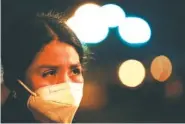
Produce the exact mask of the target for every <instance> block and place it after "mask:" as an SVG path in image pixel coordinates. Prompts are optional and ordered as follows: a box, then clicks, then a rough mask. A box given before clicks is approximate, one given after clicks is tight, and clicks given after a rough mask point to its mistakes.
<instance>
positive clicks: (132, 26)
mask: <svg viewBox="0 0 185 124" xmlns="http://www.w3.org/2000/svg"><path fill="white" fill-rule="evenodd" d="M118 32H119V34H120V37H121V38H122V39H123V40H124V41H125V42H127V43H130V44H141V43H146V42H148V41H149V40H150V37H151V29H150V26H149V24H148V23H147V22H146V21H145V20H144V19H142V18H139V17H127V18H125V21H124V22H123V23H122V24H120V25H119V27H118Z"/></svg>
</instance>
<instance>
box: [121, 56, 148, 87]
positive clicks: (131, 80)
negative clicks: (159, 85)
mask: <svg viewBox="0 0 185 124" xmlns="http://www.w3.org/2000/svg"><path fill="white" fill-rule="evenodd" d="M118 75H119V79H120V80H121V82H122V83H123V84H124V85H125V86H128V87H136V86H138V85H140V84H141V83H142V82H143V80H144V78H145V67H144V66H143V64H142V63H141V62H139V61H137V60H132V59H131V60H127V61H125V62H123V63H122V64H121V66H120V68H119V71H118Z"/></svg>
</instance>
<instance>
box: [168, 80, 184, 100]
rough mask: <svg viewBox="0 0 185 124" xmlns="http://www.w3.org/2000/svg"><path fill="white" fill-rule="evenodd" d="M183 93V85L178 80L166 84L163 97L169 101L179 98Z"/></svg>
mask: <svg viewBox="0 0 185 124" xmlns="http://www.w3.org/2000/svg"><path fill="white" fill-rule="evenodd" d="M182 93H183V85H182V82H181V81H180V80H176V81H172V82H169V83H166V85H165V96H166V98H169V99H175V98H179V97H180V96H181V95H182Z"/></svg>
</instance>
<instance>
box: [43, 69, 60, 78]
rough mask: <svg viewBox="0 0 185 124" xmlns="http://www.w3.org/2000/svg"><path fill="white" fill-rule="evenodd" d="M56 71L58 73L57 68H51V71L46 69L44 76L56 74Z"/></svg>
mask: <svg viewBox="0 0 185 124" xmlns="http://www.w3.org/2000/svg"><path fill="white" fill-rule="evenodd" d="M56 73H57V71H56V70H49V71H45V72H44V73H43V74H42V76H43V77H48V76H55V75H56Z"/></svg>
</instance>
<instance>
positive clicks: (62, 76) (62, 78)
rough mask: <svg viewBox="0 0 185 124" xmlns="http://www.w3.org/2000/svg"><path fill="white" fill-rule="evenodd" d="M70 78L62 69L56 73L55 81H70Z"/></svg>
mask: <svg viewBox="0 0 185 124" xmlns="http://www.w3.org/2000/svg"><path fill="white" fill-rule="evenodd" d="M71 81H72V80H71V78H70V77H69V75H68V73H67V71H63V72H61V73H60V74H59V75H58V80H57V83H64V82H71Z"/></svg>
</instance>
